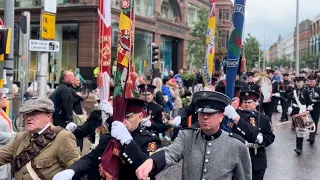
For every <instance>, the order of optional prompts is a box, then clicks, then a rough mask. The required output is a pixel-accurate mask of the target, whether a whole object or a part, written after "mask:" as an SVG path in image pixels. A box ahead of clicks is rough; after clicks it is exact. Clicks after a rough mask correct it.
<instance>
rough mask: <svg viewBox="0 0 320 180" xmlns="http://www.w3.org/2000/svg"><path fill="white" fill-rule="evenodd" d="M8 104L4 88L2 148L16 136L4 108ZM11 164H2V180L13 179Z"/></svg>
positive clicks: (0, 125) (0, 119) (0, 117)
mask: <svg viewBox="0 0 320 180" xmlns="http://www.w3.org/2000/svg"><path fill="white" fill-rule="evenodd" d="M7 105H8V97H7V95H6V93H4V91H3V90H1V91H0V149H2V148H4V146H5V145H6V144H7V143H9V142H10V140H11V139H12V138H13V137H14V135H15V132H14V131H13V127H12V121H11V119H10V118H9V117H8V116H7V114H6V112H4V110H3V108H6V107H7ZM11 179H12V178H11V168H10V164H6V165H3V166H0V180H11Z"/></svg>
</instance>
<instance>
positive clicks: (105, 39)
mask: <svg viewBox="0 0 320 180" xmlns="http://www.w3.org/2000/svg"><path fill="white" fill-rule="evenodd" d="M110 1H111V0H99V8H98V22H99V24H98V33H99V35H98V42H99V67H100V72H102V73H103V72H107V73H108V74H109V75H110V64H111V34H112V26H111V5H110V3H111V2H110Z"/></svg>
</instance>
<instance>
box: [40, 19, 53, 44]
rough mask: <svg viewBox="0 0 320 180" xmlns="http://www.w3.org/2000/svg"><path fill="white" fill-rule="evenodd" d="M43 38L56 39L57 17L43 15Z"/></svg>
mask: <svg viewBox="0 0 320 180" xmlns="http://www.w3.org/2000/svg"><path fill="white" fill-rule="evenodd" d="M41 38H42V39H52V40H54V39H55V38H56V15H55V14H51V13H42V16H41Z"/></svg>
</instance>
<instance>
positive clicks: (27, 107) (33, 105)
mask: <svg viewBox="0 0 320 180" xmlns="http://www.w3.org/2000/svg"><path fill="white" fill-rule="evenodd" d="M33 111H42V112H48V113H53V112H54V104H53V102H52V101H51V99H49V98H42V97H35V98H32V99H30V100H28V101H26V103H25V104H24V105H23V106H22V107H21V108H20V109H19V113H20V114H26V113H31V112H33Z"/></svg>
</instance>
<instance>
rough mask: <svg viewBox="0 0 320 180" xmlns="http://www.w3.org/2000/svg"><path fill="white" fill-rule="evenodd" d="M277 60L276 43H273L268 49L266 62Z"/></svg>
mask: <svg viewBox="0 0 320 180" xmlns="http://www.w3.org/2000/svg"><path fill="white" fill-rule="evenodd" d="M276 59H277V43H274V44H273V45H272V46H270V48H269V59H268V60H269V61H268V62H274V61H275V60H276Z"/></svg>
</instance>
